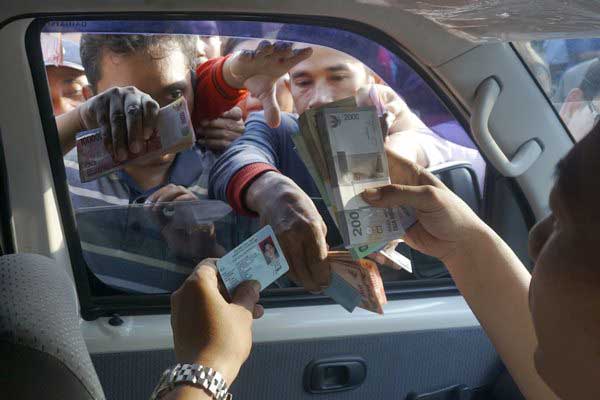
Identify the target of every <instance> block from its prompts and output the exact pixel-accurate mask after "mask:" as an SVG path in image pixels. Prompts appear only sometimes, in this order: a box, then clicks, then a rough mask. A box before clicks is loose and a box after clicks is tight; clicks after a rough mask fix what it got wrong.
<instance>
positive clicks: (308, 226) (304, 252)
mask: <svg viewBox="0 0 600 400" xmlns="http://www.w3.org/2000/svg"><path fill="white" fill-rule="evenodd" d="M245 203H246V206H247V207H248V208H249V209H250V210H253V211H255V212H257V213H258V214H259V216H260V220H261V224H262V225H271V226H272V227H273V230H274V231H275V233H276V234H277V237H278V238H279V241H280V243H281V246H282V248H283V251H284V253H285V254H286V257H287V258H288V260H289V264H290V273H289V275H290V278H291V279H292V280H293V281H294V282H295V283H296V284H298V285H303V286H304V287H305V288H306V290H309V291H312V292H318V291H320V290H321V286H323V285H324V284H325V283H326V282H327V281H328V279H329V273H328V271H327V270H326V269H325V268H324V266H323V265H322V263H323V261H324V260H325V257H327V242H326V240H325V237H326V235H327V227H326V226H325V223H324V222H323V218H322V217H321V215H320V214H319V212H318V211H317V209H316V207H315V205H314V203H313V202H312V200H311V199H310V198H309V197H308V195H307V194H306V193H304V192H303V191H302V189H300V187H298V185H297V184H296V183H295V182H294V181H292V180H291V179H290V178H288V177H286V176H284V175H282V174H280V173H277V172H267V173H264V174H262V175H261V176H259V178H258V179H256V181H254V183H253V184H252V185H251V186H250V188H249V189H248V191H247V193H246V197H245Z"/></svg>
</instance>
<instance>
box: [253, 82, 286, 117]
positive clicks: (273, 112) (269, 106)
mask: <svg viewBox="0 0 600 400" xmlns="http://www.w3.org/2000/svg"><path fill="white" fill-rule="evenodd" d="M258 98H259V100H260V102H261V103H262V107H263V110H264V111H265V119H266V120H267V124H269V126H270V127H271V128H277V127H278V126H279V124H280V123H281V116H280V115H279V113H280V110H279V104H277V98H276V97H275V84H273V85H272V86H271V89H270V90H268V91H267V92H265V93H261V95H260V96H259V97H258Z"/></svg>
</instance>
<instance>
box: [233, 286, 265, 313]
mask: <svg viewBox="0 0 600 400" xmlns="http://www.w3.org/2000/svg"><path fill="white" fill-rule="evenodd" d="M259 291H260V283H258V282H257V281H245V282H242V283H240V284H239V286H238V287H237V288H236V289H235V292H234V293H233V297H232V299H231V303H232V304H237V305H238V306H242V307H244V308H245V309H246V310H248V311H250V313H252V314H254V306H255V305H256V303H257V302H258V299H259V296H260V295H259Z"/></svg>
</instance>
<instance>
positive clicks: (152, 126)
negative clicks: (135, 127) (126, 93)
mask: <svg viewBox="0 0 600 400" xmlns="http://www.w3.org/2000/svg"><path fill="white" fill-rule="evenodd" d="M140 102H141V104H142V109H143V116H144V120H143V127H144V129H143V132H144V140H148V139H150V138H151V137H152V135H154V132H155V130H156V123H157V120H158V110H159V109H160V107H159V105H158V103H157V102H156V101H154V100H153V99H152V97H150V96H148V95H147V94H144V95H142V98H141V99H140Z"/></svg>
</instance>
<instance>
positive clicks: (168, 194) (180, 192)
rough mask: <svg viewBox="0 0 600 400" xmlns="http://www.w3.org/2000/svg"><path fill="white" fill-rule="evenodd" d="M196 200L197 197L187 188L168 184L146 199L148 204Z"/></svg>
mask: <svg viewBox="0 0 600 400" xmlns="http://www.w3.org/2000/svg"><path fill="white" fill-rule="evenodd" d="M180 199H185V200H196V199H197V198H196V196H195V195H194V194H193V193H192V192H191V191H189V190H188V189H187V188H185V187H183V186H179V185H173V184H172V183H171V184H168V185H167V186H164V187H162V188H160V189H158V190H157V191H156V192H154V193H152V194H151V195H150V196H148V198H147V199H146V202H147V203H164V202H169V201H180Z"/></svg>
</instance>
